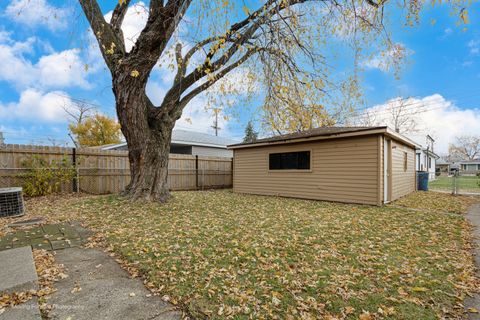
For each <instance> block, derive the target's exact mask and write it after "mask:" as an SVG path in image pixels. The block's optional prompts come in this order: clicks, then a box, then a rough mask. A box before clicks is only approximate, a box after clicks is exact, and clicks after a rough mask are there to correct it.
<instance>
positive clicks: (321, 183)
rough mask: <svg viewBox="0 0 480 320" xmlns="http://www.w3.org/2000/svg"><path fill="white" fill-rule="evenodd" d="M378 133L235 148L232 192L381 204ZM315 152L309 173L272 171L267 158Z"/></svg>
mask: <svg viewBox="0 0 480 320" xmlns="http://www.w3.org/2000/svg"><path fill="white" fill-rule="evenodd" d="M378 148H379V138H378V135H369V136H363V137H354V138H345V139H331V140H326V141H316V142H311V143H297V144H284V145H277V146H262V147H254V148H245V149H235V150H234V159H235V160H234V191H235V192H241V193H253V194H264V195H278V196H287V197H297V198H306V199H317V200H329V201H340V202H352V203H365V204H374V205H375V204H379V191H378V187H379V168H378V163H379V160H378V154H379V150H378ZM308 150H310V151H311V170H310V171H308V172H299V171H295V170H288V171H269V169H268V155H269V153H277V152H292V151H308Z"/></svg>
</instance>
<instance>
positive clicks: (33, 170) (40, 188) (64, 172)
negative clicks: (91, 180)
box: [20, 156, 75, 197]
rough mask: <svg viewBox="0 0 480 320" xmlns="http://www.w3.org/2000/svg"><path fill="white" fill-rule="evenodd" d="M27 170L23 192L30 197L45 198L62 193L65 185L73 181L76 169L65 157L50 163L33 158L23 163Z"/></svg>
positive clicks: (24, 175) (22, 175)
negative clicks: (61, 190)
mask: <svg viewBox="0 0 480 320" xmlns="http://www.w3.org/2000/svg"><path fill="white" fill-rule="evenodd" d="M21 165H22V167H23V168H25V169H26V172H25V173H22V174H21V175H20V176H21V178H23V179H22V180H23V184H22V187H23V192H24V193H25V194H26V195H27V196H30V197H38V196H44V195H47V194H52V193H55V192H59V191H60V187H61V186H62V184H63V183H67V182H70V181H72V179H73V178H74V177H75V169H74V167H73V166H72V164H71V163H70V162H69V161H68V160H67V158H66V157H64V158H63V159H62V160H60V161H52V162H48V161H47V160H45V159H44V158H42V157H40V156H33V157H32V158H30V159H28V160H25V161H23V162H22V163H21Z"/></svg>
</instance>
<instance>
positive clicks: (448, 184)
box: [428, 171, 480, 195]
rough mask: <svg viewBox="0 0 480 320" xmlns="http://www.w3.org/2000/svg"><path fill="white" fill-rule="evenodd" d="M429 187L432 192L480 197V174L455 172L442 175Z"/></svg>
mask: <svg viewBox="0 0 480 320" xmlns="http://www.w3.org/2000/svg"><path fill="white" fill-rule="evenodd" d="M428 187H429V190H431V191H440V192H449V193H452V194H465V195H480V172H477V173H465V172H462V171H455V172H452V173H450V174H441V175H439V176H437V177H436V179H435V180H432V181H429V183H428Z"/></svg>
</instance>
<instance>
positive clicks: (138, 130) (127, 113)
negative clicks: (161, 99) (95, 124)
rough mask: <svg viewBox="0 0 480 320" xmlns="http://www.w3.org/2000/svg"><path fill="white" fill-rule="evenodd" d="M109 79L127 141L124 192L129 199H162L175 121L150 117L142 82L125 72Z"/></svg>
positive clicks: (147, 100) (164, 191) (161, 200)
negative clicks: (111, 79)
mask: <svg viewBox="0 0 480 320" xmlns="http://www.w3.org/2000/svg"><path fill="white" fill-rule="evenodd" d="M118 78H119V79H114V81H113V92H114V94H115V97H116V104H117V105H116V109H117V115H118V119H119V121H120V124H121V127H122V133H123V135H124V136H125V139H126V140H127V144H128V157H129V160H130V176H131V181H130V184H129V185H128V186H127V187H126V189H125V191H124V195H125V196H127V197H129V198H131V199H133V200H148V201H160V202H165V201H167V200H168V198H169V197H170V193H169V189H168V183H167V178H168V158H169V151H170V140H171V136H172V129H173V126H174V125H175V121H174V120H173V119H171V118H169V117H163V118H162V117H160V118H155V119H150V118H149V116H151V115H149V110H151V108H152V107H153V106H152V103H151V102H150V100H149V99H148V97H147V96H146V93H145V85H144V84H143V83H139V82H140V81H137V80H138V79H135V78H134V77H131V76H129V75H126V76H124V77H118Z"/></svg>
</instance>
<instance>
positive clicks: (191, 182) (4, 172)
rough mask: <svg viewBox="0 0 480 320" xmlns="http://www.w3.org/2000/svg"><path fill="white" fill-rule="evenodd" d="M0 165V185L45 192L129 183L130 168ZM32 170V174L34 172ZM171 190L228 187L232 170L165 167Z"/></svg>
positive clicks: (106, 190)
mask: <svg viewBox="0 0 480 320" xmlns="http://www.w3.org/2000/svg"><path fill="white" fill-rule="evenodd" d="M39 170H40V169H38V168H0V188H8V187H23V188H24V191H25V190H31V189H32V188H46V189H48V193H73V192H82V193H88V194H112V193H120V192H122V191H123V190H124V189H125V187H126V186H127V185H128V183H129V182H130V170H129V169H111V168H76V169H69V170H71V172H69V173H68V175H67V174H65V170H66V169H61V168H57V167H55V168H53V167H52V168H42V169H41V173H38V172H39ZM33 172H35V174H33ZM168 183H169V187H170V189H171V190H204V189H213V188H230V187H231V186H232V171H231V170H212V169H203V168H199V169H176V168H171V169H169V170H168Z"/></svg>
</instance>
